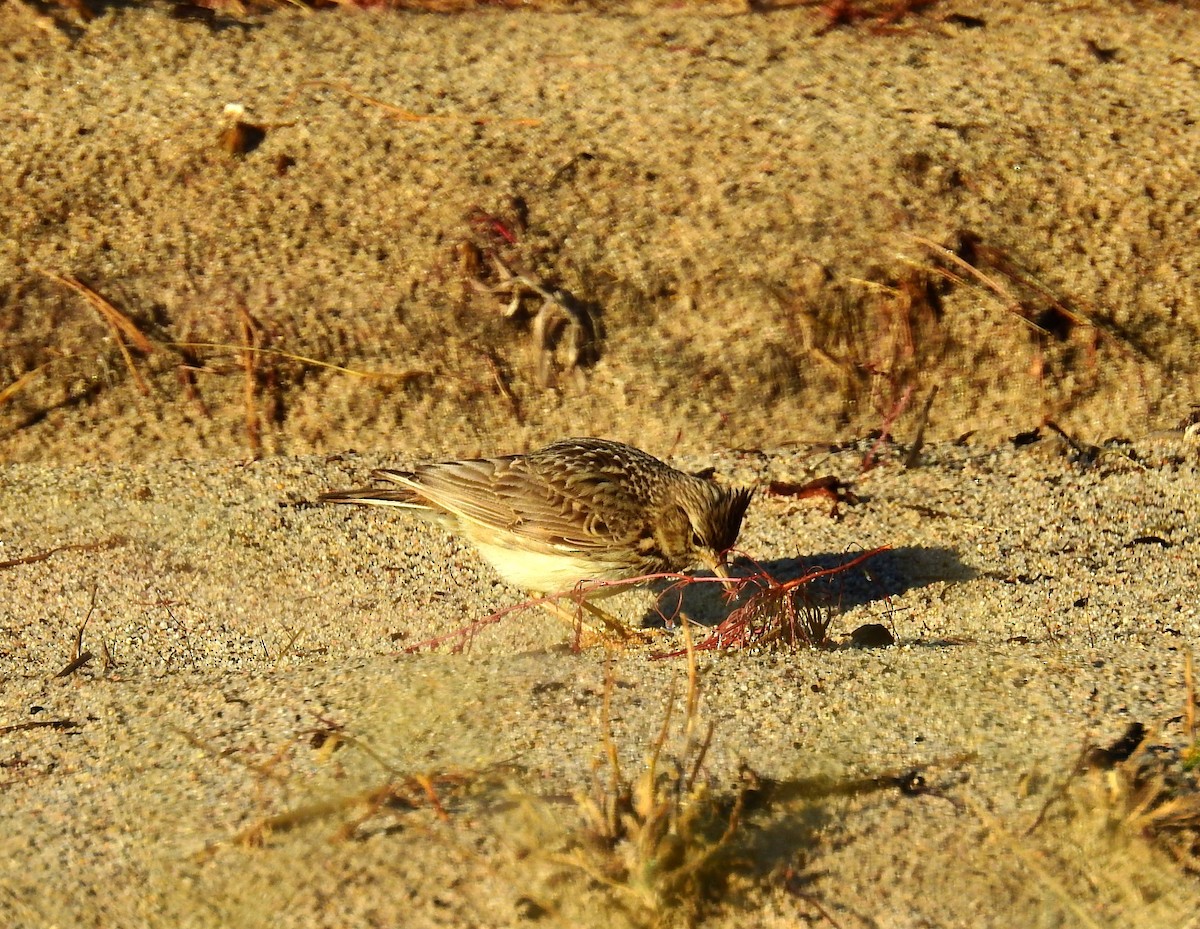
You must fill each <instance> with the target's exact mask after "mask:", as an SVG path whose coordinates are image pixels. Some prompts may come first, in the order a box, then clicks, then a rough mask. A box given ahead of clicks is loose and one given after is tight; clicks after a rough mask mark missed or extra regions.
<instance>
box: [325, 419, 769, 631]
mask: <svg viewBox="0 0 1200 929" xmlns="http://www.w3.org/2000/svg"><path fill="white" fill-rule="evenodd" d="M372 477H373V478H375V479H376V480H378V481H383V482H387V483H386V484H385V485H384V486H375V487H364V488H359V489H356V490H337V491H331V492H328V493H323V494H321V495H320V496H319V498H318V499H319V501H320V502H322V503H350V504H367V505H383V506H395V507H401V508H403V509H407V510H410V511H412V512H413V513H415V514H416V515H418V516H420V517H423V518H425V519H427V520H430V521H433V522H435V523H439V524H441V525H442V526H443V527H445V528H447V529H450V530H451V531H454V532H457V533H459V534H461V535H462V536H464V537H465V538H466V539H467V540H468V541H470V542H471V543H472V545H474V547H475V548H476V549H477V550H478V552H479V554H480V555H482V556H483V558H484V559H485V560H486V561H487V562H489V563H490V564H491V565H492V567H493V568H494V569H495V570H496V572H497V573H498V574H499V575H500V577H501V578H503V579H504V580H505V581H506V582H508V583H509V584H512V585H513V586H514V587H519V588H521V589H523V590H526V591H529V592H530V593H532V594H534V595H535V596H538V597H542V598H546V599H545V600H543V603H545V604H546V605H547V606H548V608H550V610H551V612H556V613H558V614H559V615H562V614H563V613H564V612H565V611H563V610H562V608H561V607H559V606H558V605H557V603H556V602H554V598H556V597H560V596H561V595H563V594H567V593H570V592H573V591H577V592H579V593H580V596H579V597H578V598H577V602H578V603H579V605H580V606H581V607H583V608H585V609H587V610H588V611H589V612H590V613H592V614H593V615H594V616H597V617H598V618H599V619H601V621H602V622H603V623H604V625H605V626H606V627H607V628H608V629H609V631H613V632H617V633H618V634H622V633H623V632H627V631H628V627H625V626H623V624H621V623H620V622H619V621H617V620H615V619H614V618H613V617H611V616H609V615H608V614H607V613H605V612H604V611H603V610H600V609H598V608H596V607H594V606H593V605H592V604H590V602H589V601H591V600H594V599H599V598H600V597H603V596H606V595H608V594H610V593H615V592H617V591H619V590H621V589H624V587H625V585H621V584H616V585H613V584H611V583H610V584H598V585H587V586H586V587H585V586H581V585H586V582H589V581H600V582H620V581H631V580H633V579H635V578H639V577H643V576H645V575H649V574H658V573H663V572H683V571H686V570H688V569H690V568H693V567H697V566H701V567H704V568H708V569H710V570H711V571H713V573H714V574H716V575H717V576H718V577H720V578H722V579H726V580H725V583H726V584H727V585H728V584H729V581H728V578H729V577H730V575H729V570H728V565H727V561H726V559H727V555H728V552H729V550H730V549H731V548H732V547H733V545H734V544H735V542H736V541H737V537H738V534H739V533H740V531H741V526H742V520H743V519H744V517H745V514H746V509H747V507H749V505H750V500H751V498H752V496H753V490H752V489H749V488H728V487H724V486H722V485H720V484H718V483H716V482H715V481H712V480H710V479H708V478H704V477H696V476H694V475H691V474H687V473H685V472H683V471H679V470H677V469H675V468H673V467H671V466H670V465H668V464H666V463H665V462H662V461H660V460H659V459H657V458H655V457H654V456H652V455H650V454H647V453H646V452H643V451H641V450H640V449H637V448H634V447H633V446H630V445H625V444H623V443H621V442H614V441H610V440H608V439H598V438H571V439H562V440H560V441H557V442H553V443H551V444H550V445H547V446H545V447H544V448H540V449H538V450H536V451H532V452H529V453H527V454H520V455H504V456H499V457H493V458H472V459H465V460H457V461H442V462H436V463H430V464H424V465H419V466H417V467H416V468H414V469H413V470H411V471H396V470H390V469H380V470H376V471H373V472H372Z"/></svg>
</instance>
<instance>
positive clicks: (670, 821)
mask: <svg viewBox="0 0 1200 929" xmlns="http://www.w3.org/2000/svg"><path fill="white" fill-rule="evenodd" d="M688 643H689V646H690V644H691V640H690V637H689V639H688ZM688 656H689V657H688V675H687V691H686V694H685V696H684V702H683V711H682V716H681V717H680V718H679V719H678V722H676V713H675V692H674V688H672V689H671V692H670V693H669V694H668V696H667V699H666V704H665V707H666V708H665V711H664V715H663V722H662V726H661V727H660V728H659V731H658V733H657V735H656V736H655V737H654V739H653V740H652V741H651V742H650V744H649V746H648V747H647V749H646V753H645V757H644V759H643V761H642V764H641V765H640V766H639V770H638V773H637V774H635V775H632V776H631V775H630V774H629V773H628V772H627V769H626V767H625V766H624V765H623V764H622V762H621V759H620V757H619V753H618V750H617V746H616V742H615V739H614V736H613V727H612V697H613V674H612V669H611V665H610V666H609V670H608V673H607V674H606V677H605V687H604V701H603V704H602V710H601V719H600V738H601V745H602V753H601V755H600V757H598V758H597V759H596V761H595V764H594V766H593V770H592V779H591V783H590V785H589V786H588V787H587V788H586V789H585V790H583V791H581V792H579V793H578V794H577V795H576V797H575V803H576V811H577V813H578V823H577V824H576V825H575V826H573V827H569V828H568V829H567V830H566V831H565V832H564V833H563V834H562V835H561V837H560V840H559V843H558V846H559V847H558V848H556V849H555V850H554V851H553V852H551V854H550V855H549V860H550V864H551V865H552V867H554V868H557V869H566V871H567V873H575V874H582V875H583V876H585V877H586V878H587V880H588V881H589V882H590V884H591V885H592V886H593V887H594V888H596V889H598V890H600V891H601V892H603V893H604V895H605V897H606V898H607V899H609V900H610V901H611V903H612V905H613V906H615V907H617V908H618V909H619V910H620V911H622V913H623V914H624V916H625V917H626V918H627V920H628V922H629V924H630V925H634V926H660V925H666V924H679V923H684V924H692V923H694V922H695V921H696V920H697V919H699V918H700V917H701V916H702V914H704V913H705V912H706V910H707V909H708V908H710V907H711V906H712V905H715V903H716V902H717V901H719V900H720V899H721V898H722V896H723V894H724V892H725V890H726V889H727V887H728V885H729V882H730V880H731V878H732V877H733V876H734V875H735V873H736V872H737V871H738V870H739V868H738V863H739V861H740V860H741V859H742V858H743V857H744V850H743V853H739V841H738V840H739V835H740V832H741V828H742V825H743V815H744V813H745V809H746V800H747V796H748V795H749V793H750V792H751V791H752V790H753V789H755V787H756V786H757V781H756V779H755V778H754V776H753V775H752V774H749V772H743V774H742V776H740V777H738V778H735V779H734V780H735V781H736V783H737V784H738V786H737V787H736V788H734V789H732V790H728V791H718V790H714V789H713V786H712V782H711V778H710V776H709V775H708V772H707V770H706V758H707V757H708V751H709V748H710V746H711V744H712V739H713V727H712V725H711V724H710V723H707V724H706V723H705V722H704V721H703V719H702V716H701V711H700V697H701V685H700V678H699V673H698V671H697V666H696V655H695V652H694V650H691V649H690V648H689V651H688Z"/></svg>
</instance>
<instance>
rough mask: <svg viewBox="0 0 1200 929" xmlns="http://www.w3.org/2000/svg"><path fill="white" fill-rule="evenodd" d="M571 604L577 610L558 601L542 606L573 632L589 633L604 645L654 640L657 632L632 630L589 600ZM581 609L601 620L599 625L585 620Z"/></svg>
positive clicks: (545, 602) (544, 602)
mask: <svg viewBox="0 0 1200 929" xmlns="http://www.w3.org/2000/svg"><path fill="white" fill-rule="evenodd" d="M570 602H571V604H572V605H573V606H575V607H576V609H571V608H570V607H568V606H566V605H565V604H563V603H560V602H559V601H557V600H543V601H542V606H544V607H545V608H546V610H547V612H549V613H551V614H552V615H554V616H556V617H558V618H559V619H561V620H563V621H564V622H566V623H567V625H569V626H570V627H571V629H572V630H574V631H577V632H578V631H582V632H585V633H589V634H590V635H593V636H596V638H597V639H598V640H599V641H601V642H604V643H619V644H621V645H628V644H633V643H636V642H646V641H649V640H650V639H651V638H653V633H654V632H656V631H657V630H642V629H632V628H630V627H629V626H627V625H626V624H625V623H623V622H621V621H620V620H619V619H617V618H616V617H615V616H613V615H612V614H611V613H609V612H607V611H606V610H602V609H600V607H598V606H596V605H595V604H592V603H589V602H588V601H587V600H571V601H570ZM580 609H582V610H585V611H586V612H588V613H589V614H591V615H592V616H593V617H595V618H596V619H597V620H599V625H596V624H593V623H589V622H588V621H587V620H586V619H584V618H583V616H582V614H581V613H580Z"/></svg>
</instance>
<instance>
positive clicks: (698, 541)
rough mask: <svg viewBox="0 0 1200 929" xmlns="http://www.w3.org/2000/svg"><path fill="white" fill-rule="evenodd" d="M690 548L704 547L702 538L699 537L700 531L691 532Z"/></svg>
mask: <svg viewBox="0 0 1200 929" xmlns="http://www.w3.org/2000/svg"><path fill="white" fill-rule="evenodd" d="M692 548H704V540H703V539H702V538H700V533H698V532H693V533H692Z"/></svg>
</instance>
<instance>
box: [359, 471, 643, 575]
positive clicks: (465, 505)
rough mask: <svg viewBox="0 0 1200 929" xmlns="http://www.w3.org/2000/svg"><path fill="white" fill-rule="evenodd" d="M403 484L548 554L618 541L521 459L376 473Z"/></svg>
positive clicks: (617, 534) (616, 532)
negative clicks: (413, 470)
mask: <svg viewBox="0 0 1200 929" xmlns="http://www.w3.org/2000/svg"><path fill="white" fill-rule="evenodd" d="M376 476H378V477H383V478H387V479H388V480H393V481H396V482H397V483H400V484H402V485H403V486H404V487H406V488H407V489H408V490H410V491H411V492H413V493H414V494H415V495H416V496H417V497H419V498H420V499H421V500H423V501H424V502H426V503H427V504H428V505H429V506H430V507H432V508H434V509H437V510H441V511H443V512H445V513H449V514H452V515H453V516H456V517H458V518H459V519H460V520H462V521H463V522H465V523H472V524H474V528H476V529H477V530H484V531H486V532H489V533H493V534H494V535H495V537H496V538H495V539H494V541H495V542H496V543H498V544H504V541H503V539H504V536H505V535H506V534H507V535H511V536H515V537H516V538H515V539H513V542H514V543H517V544H520V545H522V546H524V547H528V548H531V549H534V550H539V551H544V552H546V553H547V554H562V553H588V552H595V551H602V550H605V549H609V548H611V547H612V546H613V544H614V542H617V541H618V540H620V539H622V538H623V537H624V535H625V533H626V531H627V528H626V527H623V526H611V525H609V524H608V523H606V522H605V521H604V520H602V519H601V518H600V517H598V516H597V514H596V513H595V512H594V511H593V510H591V509H590V508H589V507H587V506H586V505H585V502H584V501H582V500H580V499H579V498H577V497H574V496H572V495H570V494H567V493H564V492H563V490H562V489H561V488H557V487H555V486H553V485H552V484H551V483H549V482H547V480H546V479H545V477H543V476H541V475H538V474H536V473H533V472H531V471H530V469H529V467H528V465H527V464H526V462H525V459H524V458H523V457H521V456H516V455H514V456H510V457H506V458H480V459H475V460H471V461H451V462H444V463H440V464H432V465H425V466H424V467H421V468H418V469H417V470H416V471H415V472H413V473H411V474H406V473H403V472H387V471H382V472H376Z"/></svg>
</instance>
